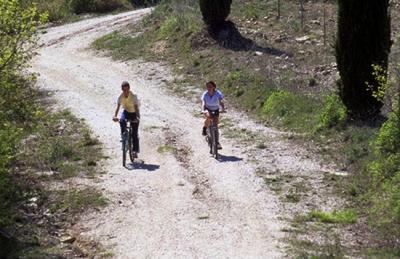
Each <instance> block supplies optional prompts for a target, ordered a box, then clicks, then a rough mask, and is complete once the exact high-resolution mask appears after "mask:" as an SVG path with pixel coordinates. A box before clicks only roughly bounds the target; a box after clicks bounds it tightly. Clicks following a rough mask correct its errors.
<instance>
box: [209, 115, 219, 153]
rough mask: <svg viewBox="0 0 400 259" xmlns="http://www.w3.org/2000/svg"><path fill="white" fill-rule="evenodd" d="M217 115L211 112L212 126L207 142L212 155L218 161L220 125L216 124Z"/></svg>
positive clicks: (210, 126)
mask: <svg viewBox="0 0 400 259" xmlns="http://www.w3.org/2000/svg"><path fill="white" fill-rule="evenodd" d="M217 118H218V117H217V115H216V113H213V112H210V125H209V126H208V128H207V136H206V140H207V142H208V145H209V147H210V154H211V155H212V156H213V157H215V159H218V138H219V134H218V124H217V123H216V119H217Z"/></svg>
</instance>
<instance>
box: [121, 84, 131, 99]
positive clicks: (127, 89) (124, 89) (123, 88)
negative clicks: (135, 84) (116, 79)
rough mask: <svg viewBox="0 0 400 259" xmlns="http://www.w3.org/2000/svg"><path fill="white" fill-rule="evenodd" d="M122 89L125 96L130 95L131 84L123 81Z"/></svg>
mask: <svg viewBox="0 0 400 259" xmlns="http://www.w3.org/2000/svg"><path fill="white" fill-rule="evenodd" d="M121 89H122V92H123V93H124V94H125V96H128V95H129V89H130V86H129V83H128V82H127V81H123V82H122V84H121Z"/></svg>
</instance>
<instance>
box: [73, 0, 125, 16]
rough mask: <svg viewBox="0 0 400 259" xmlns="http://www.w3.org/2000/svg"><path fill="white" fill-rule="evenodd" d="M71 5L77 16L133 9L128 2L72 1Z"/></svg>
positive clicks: (121, 0)
mask: <svg viewBox="0 0 400 259" xmlns="http://www.w3.org/2000/svg"><path fill="white" fill-rule="evenodd" d="M70 4H71V8H72V11H73V12H74V13H76V14H81V13H90V12H94V13H106V12H112V11H115V10H126V9H129V8H130V7H131V6H130V4H129V2H128V1H127V0H71V2H70Z"/></svg>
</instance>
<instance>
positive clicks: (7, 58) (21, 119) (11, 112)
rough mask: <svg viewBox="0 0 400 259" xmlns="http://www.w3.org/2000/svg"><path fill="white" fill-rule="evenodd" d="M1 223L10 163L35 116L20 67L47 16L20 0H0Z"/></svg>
mask: <svg viewBox="0 0 400 259" xmlns="http://www.w3.org/2000/svg"><path fill="white" fill-rule="evenodd" d="M0 13H1V16H0V28H1V30H0V125H1V127H0V227H1V226H3V224H5V222H7V221H8V220H9V217H10V214H11V213H10V211H9V209H8V208H9V206H10V204H11V203H12V202H14V201H13V200H12V199H11V197H12V196H14V197H15V186H12V185H10V184H9V181H10V166H11V163H12V162H13V159H14V157H15V153H16V147H17V145H18V144H19V142H20V140H21V138H22V137H23V136H24V135H25V134H26V132H27V131H28V130H29V129H30V126H31V125H30V123H29V122H32V120H34V119H35V114H36V112H37V106H36V104H35V102H34V95H33V94H32V91H31V89H30V88H29V87H28V86H30V81H31V80H32V79H33V78H22V77H21V76H19V74H18V73H19V70H20V69H23V68H25V67H26V66H27V63H28V60H29V58H30V57H31V55H32V52H31V51H30V50H31V47H32V46H34V44H35V42H36V33H37V26H39V25H40V24H42V23H43V22H44V21H45V20H46V16H45V15H38V13H37V11H36V8H35V7H28V8H22V7H21V6H20V3H19V1H15V0H0Z"/></svg>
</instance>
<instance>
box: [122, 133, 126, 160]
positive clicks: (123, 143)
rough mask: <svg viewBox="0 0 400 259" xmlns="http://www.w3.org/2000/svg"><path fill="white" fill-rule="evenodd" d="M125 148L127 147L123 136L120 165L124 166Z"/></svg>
mask: <svg viewBox="0 0 400 259" xmlns="http://www.w3.org/2000/svg"><path fill="white" fill-rule="evenodd" d="M126 148H127V143H126V140H125V136H124V138H123V139H122V166H124V167H125V165H126Z"/></svg>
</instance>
